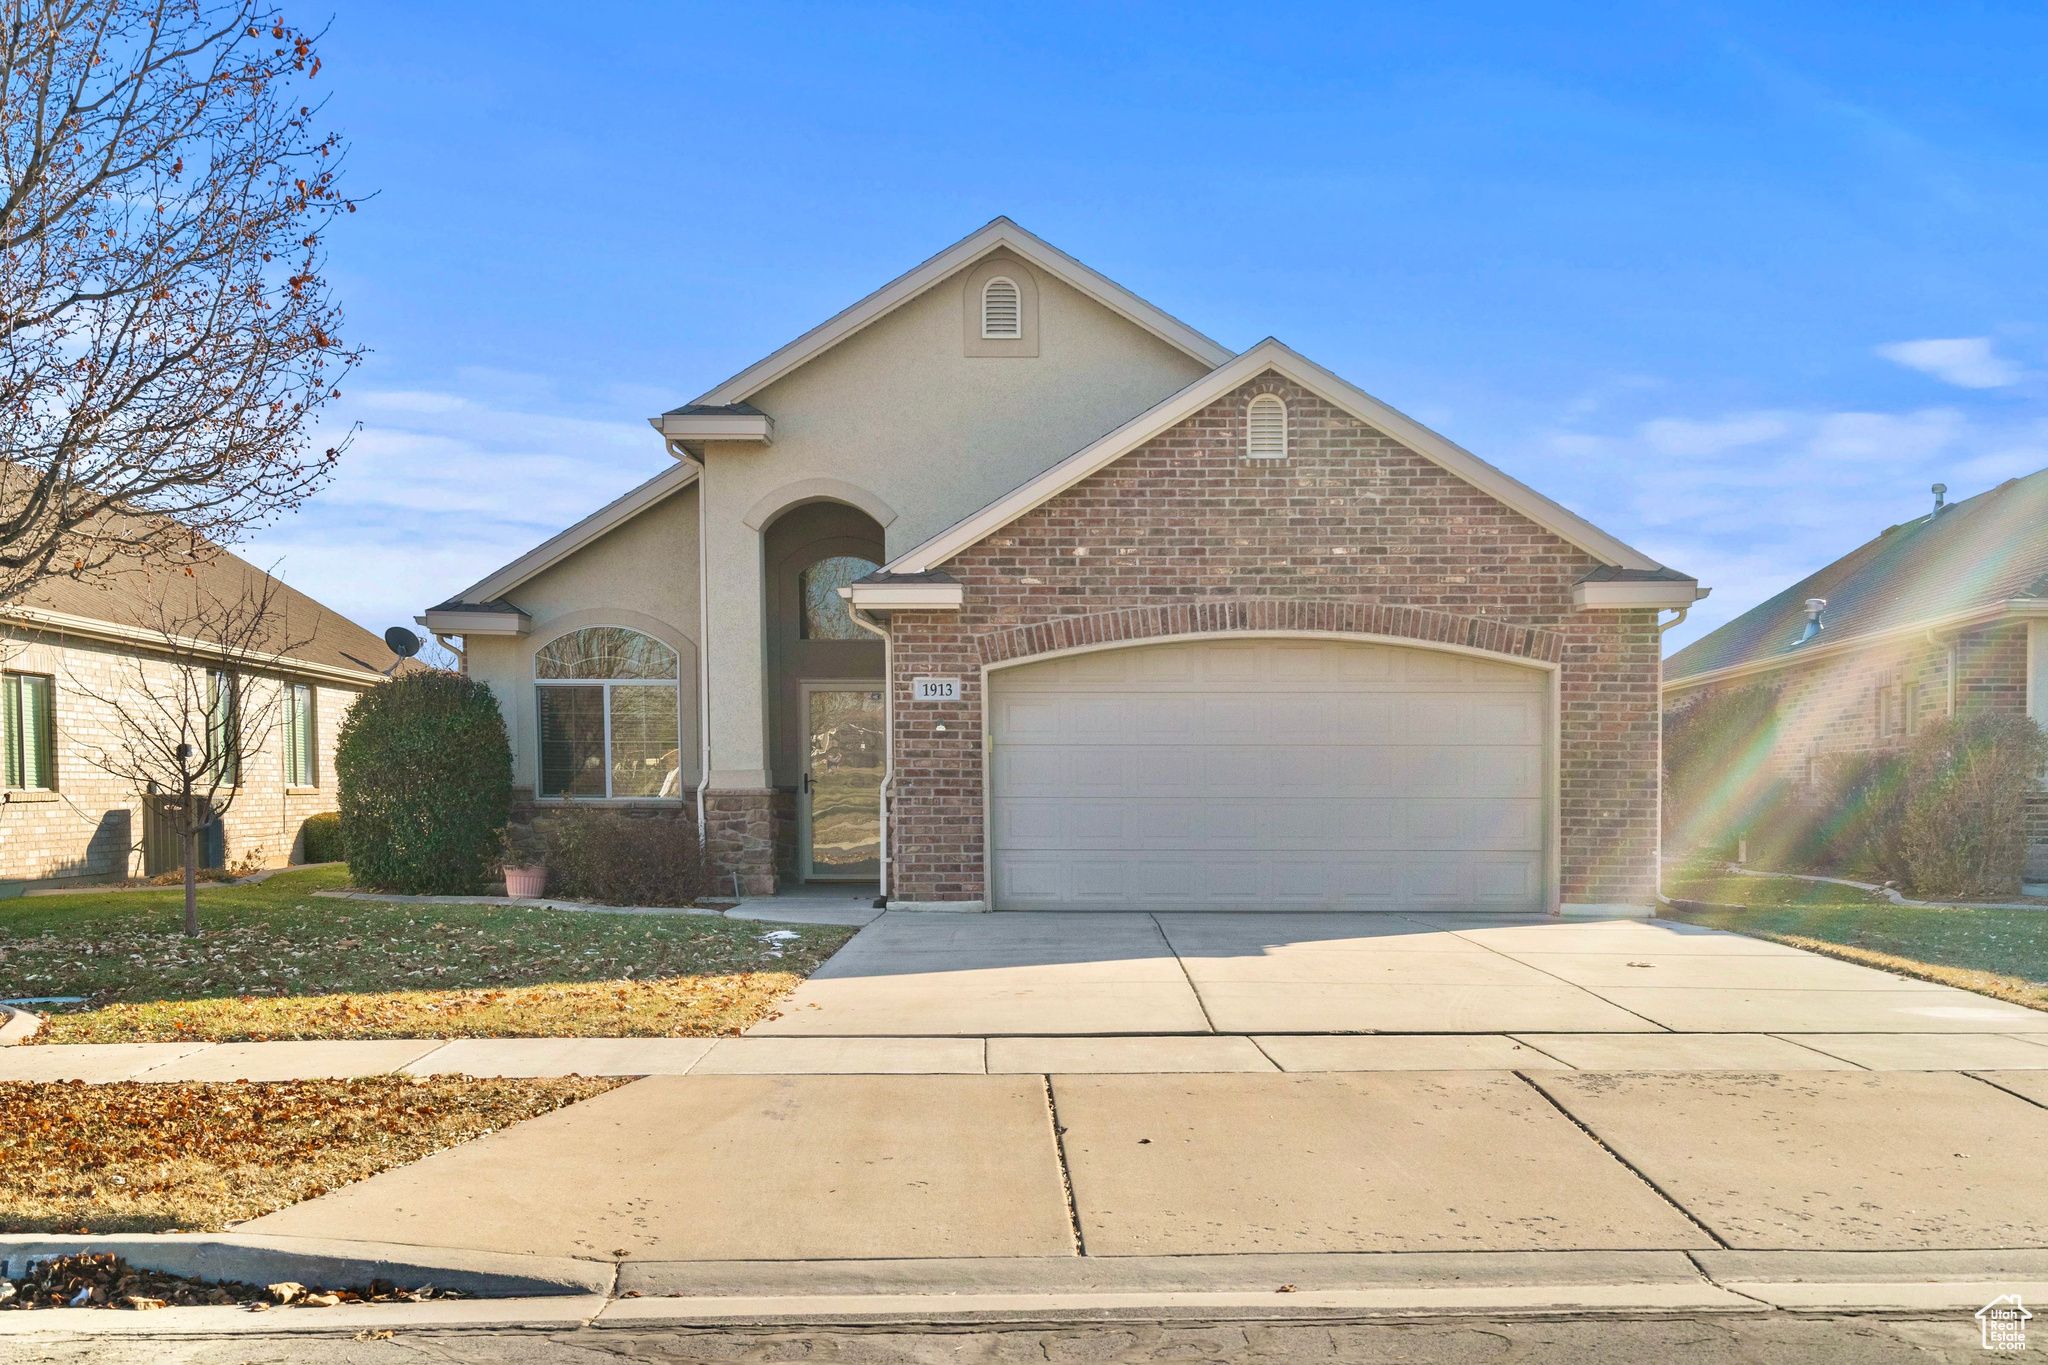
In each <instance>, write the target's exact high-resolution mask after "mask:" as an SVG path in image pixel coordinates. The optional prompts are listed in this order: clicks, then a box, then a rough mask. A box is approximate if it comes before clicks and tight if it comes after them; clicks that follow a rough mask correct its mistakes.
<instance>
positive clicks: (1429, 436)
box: [885, 337, 1663, 573]
mask: <svg viewBox="0 0 2048 1365" xmlns="http://www.w3.org/2000/svg"><path fill="white" fill-rule="evenodd" d="M1267 370H1273V371H1277V372H1278V373H1280V374H1282V375H1285V376H1286V377H1287V378H1289V379H1292V380H1293V381H1294V382H1295V383H1297V384H1299V385H1301V386H1302V387H1303V388H1305V389H1307V390H1309V391H1310V392H1311V393H1314V394H1316V395H1317V396H1319V397H1321V398H1323V399H1326V400H1327V401H1329V402H1330V403H1331V404H1333V405H1334V406H1336V407H1340V408H1343V409H1344V410H1345V411H1347V412H1349V413H1351V414H1352V415H1353V416H1354V417H1357V418H1358V419H1359V420H1360V421H1362V422H1364V423H1366V424H1367V425H1368V426H1372V427H1376V428H1378V429H1379V430H1381V431H1383V432H1385V433H1386V434H1387V435H1389V436H1391V437H1393V438H1394V439H1395V440H1397V441H1399V442H1401V444H1403V445H1405V446H1407V447H1408V448H1409V449H1410V450H1413V451H1415V452H1416V453H1417V454H1419V455H1422V456H1424V457H1425V458H1427V459H1429V460H1431V461H1433V462H1435V463H1436V464H1438V465H1440V466H1442V467H1443V468H1444V469H1445V470H1447V471H1448V472H1450V473H1452V474H1455V475H1456V476H1458V477H1459V478H1460V479H1463V480H1464V481H1465V482H1466V483H1469V484H1471V485H1472V486H1473V487H1475V488H1477V489H1479V490H1480V491H1481V492H1483V493H1486V494H1488V495H1489V496H1491V497H1493V498H1495V499H1497V500H1498V501H1500V502H1502V503H1504V504H1506V505H1507V506H1509V507H1511V508H1513V509H1514V510H1515V511H1517V512H1520V513H1521V514H1522V515H1523V516H1525V517H1527V518H1529V520H1531V521H1533V522H1535V523H1536V524H1537V525H1538V526H1542V527H1544V528H1546V529H1547V530H1549V531H1552V532H1554V533H1555V534H1557V535H1559V536H1561V537H1563V538H1564V539H1565V540H1568V541H1570V542H1571V543H1572V544H1574V545H1576V546H1578V547H1579V548H1580V549H1582V550H1584V551H1585V552H1586V553H1587V554H1589V555H1592V556H1593V557H1594V558H1595V559H1598V560H1599V561H1600V562H1601V563H1603V564H1612V565H1615V566H1617V567H1619V568H1624V569H1660V568H1662V567H1663V565H1661V564H1659V563H1657V561H1655V560H1654V559H1651V558H1650V557H1649V556H1648V555H1645V554H1644V553H1642V551H1640V550H1637V549H1634V548H1633V547H1631V546H1629V545H1625V544H1623V543H1622V542H1621V541H1619V540H1616V539H1615V538H1614V537H1613V536H1610V535H1608V534H1607V533H1606V532H1605V531H1602V530H1601V529H1600V528H1599V527H1597V526H1595V525H1593V524H1592V523H1591V522H1589V521H1587V520H1586V519H1585V518H1584V517H1581V516H1580V515H1578V513H1576V512H1572V511H1570V510H1568V509H1566V508H1565V507H1563V506H1561V505H1560V504H1558V503H1555V502H1553V501H1551V500H1550V499H1549V498H1546V497H1544V496H1543V495H1542V494H1541V493H1538V492H1537V491H1536V490H1535V489H1533V488H1531V487H1529V486H1528V485H1527V484H1525V483H1523V482H1522V481H1521V480H1519V479H1516V478H1514V477H1512V476H1511V475H1508V474H1506V473H1503V472H1502V471H1501V470H1498V469H1495V468H1494V467H1493V466H1492V465H1490V464H1488V463H1487V462H1486V461H1484V460H1482V459H1480V458H1479V457H1478V456H1477V455H1474V454H1473V453H1472V452H1471V451H1469V450H1466V449H1464V448H1463V447H1462V446H1459V445H1457V444H1455V443H1454V442H1452V441H1449V440H1447V439H1445V438H1444V437H1442V436H1439V435H1438V434H1437V433H1436V432H1434V431H1431V430H1430V429H1429V428H1428V427H1425V426H1423V425H1422V424H1421V423H1420V422H1417V421H1416V420H1415V419H1413V418H1412V417H1408V416H1405V415H1403V414H1402V413H1399V412H1396V411H1395V410H1394V409H1392V408H1390V407H1388V406H1387V405H1386V404H1384V403H1382V402H1380V401H1379V400H1378V399H1377V398H1374V397H1373V396H1372V395H1370V394H1368V393H1366V392H1365V391H1364V390H1362V389H1359V388H1357V387H1355V386H1354V385H1351V384H1348V383H1346V382H1345V381H1344V380H1342V379H1339V378H1338V377H1337V376H1336V375H1334V374H1332V373H1330V371H1328V370H1326V369H1324V368H1323V367H1322V366H1320V365H1318V364H1316V363H1315V362H1314V361H1312V360H1309V359H1308V358H1307V357H1305V356H1303V355H1301V354H1299V353H1298V352H1296V351H1294V350H1292V349H1290V348H1289V347H1287V346H1284V345H1282V344H1281V343H1280V342H1278V341H1276V340H1274V339H1273V338H1272V337H1267V338H1266V339H1265V340H1264V341H1262V342H1260V343H1259V344H1258V345H1256V346H1254V347H1252V348H1251V349H1250V350H1248V351H1246V352H1245V353H1244V354H1243V355H1241V356H1238V357H1237V358H1236V359H1235V360H1233V361H1231V362H1230V363H1229V364H1228V365H1224V366H1222V367H1221V368H1219V369H1216V370H1212V371H1211V372H1210V373H1208V374H1206V375H1203V376H1202V377H1201V378H1200V379H1197V380H1196V381H1195V382H1194V383H1192V384H1190V385H1188V386H1187V387H1186V388H1184V389H1182V390H1181V391H1180V392H1179V393H1176V394H1174V395H1172V396H1171V397H1169V398H1167V399H1165V400H1164V401H1163V402H1161V403H1159V404H1158V405H1157V406H1155V407H1153V408H1151V409H1150V410H1148V411H1146V412H1142V413H1139V414H1138V415H1137V416H1136V417H1133V418H1132V419H1131V420H1130V421H1128V422H1126V423H1124V424H1123V425H1122V426H1120V427H1118V428H1117V429H1116V430H1115V431H1112V432H1110V433H1109V434H1108V435H1107V436H1104V437H1102V438H1101V439H1100V440H1098V441H1096V442H1094V443H1093V444H1092V445H1089V446H1086V447H1084V448H1082V449H1081V450H1079V451H1076V452H1075V453H1074V454H1072V455H1069V456H1068V457H1067V458H1066V459H1064V460H1062V461H1060V462H1059V463H1058V464H1056V465H1054V466H1053V467H1052V468H1050V469H1048V470H1046V471H1045V472H1044V473H1043V474H1040V475H1039V476H1038V477H1037V478H1035V479H1033V480H1031V481H1030V482H1029V483H1026V484H1023V485H1021V486H1020V487H1018V488H1016V489H1015V490H1013V491H1011V492H1010V493H1007V494H1005V495H1004V496H1003V497H1001V498H998V499H997V500H996V501H995V502H992V503H990V504H989V505H988V506H987V507H984V508H983V509H982V510H981V511H979V512H976V513H975V514H974V515H973V516H971V517H968V518H967V519H966V520H965V521H961V522H957V523H955V524H954V525H953V526H952V527H950V528H949V529H947V530H945V531H942V532H940V533H939V534H938V535H936V536H934V537H932V538H931V539H930V540H928V541H926V542H925V543H924V544H922V545H919V546H918V547H917V548H915V549H913V550H909V551H907V552H905V553H904V554H902V555H900V556H898V557H897V558H896V559H895V560H893V561H891V562H890V563H889V564H888V565H886V566H885V567H886V568H887V569H888V570H889V571H890V572H892V573H924V572H925V571H927V570H929V569H932V568H936V567H937V566H938V565H940V564H943V563H945V562H946V561H947V560H949V559H951V558H952V557H953V556H954V555H957V554H959V553H960V552H961V551H962V550H965V549H966V548H967V547H969V546H970V545H973V544H975V543H977V542H978V541H980V540H981V539H982V538H984V537H986V536H989V535H992V534H994V533H995V532H996V531H998V530H1000V529H1001V528H1002V527H1004V526H1007V525H1008V524H1009V523H1011V522H1013V521H1015V520H1016V519H1017V518H1018V517H1021V516H1023V515H1024V514H1025V513H1026V512H1029V511H1030V510H1031V509H1032V508H1034V507H1037V506H1038V505H1039V504H1040V503H1043V502H1046V501H1048V500H1050V499H1052V498H1054V497H1057V496H1058V495H1059V494H1061V493H1063V492H1065V491H1066V490H1067V489H1069V488H1071V487H1073V486H1074V485H1075V484H1077V483H1079V482H1080V481H1081V480H1083V479H1085V478H1087V477H1088V476H1089V475H1091V474H1094V473H1096V472H1097V471H1098V470H1101V469H1104V468H1106V467H1107V466H1108V465H1110V464H1111V463H1113V462H1114V461H1116V460H1118V459H1120V458H1122V457H1123V456H1125V455H1127V454H1129V453H1130V452H1131V451H1133V450H1135V449H1137V448H1138V447H1139V446H1141V445H1143V444H1144V443H1145V442H1147V441H1149V440H1151V439H1152V438H1153V437H1155V436H1157V435H1159V434H1160V433H1161V432H1163V431H1166V430H1167V429H1168V428H1170V427H1172V426H1174V425H1175V424H1176V423H1179V422H1182V421H1184V420H1186V419H1187V418H1189V417H1191V416H1193V415H1194V414H1195V413H1198V412H1200V411H1201V410H1202V409H1203V408H1206V407H1208V406H1209V405H1210V404H1211V403H1213V402H1215V401H1216V400H1217V399H1219V398H1222V397H1223V396H1224V395H1225V394H1228V393H1229V392H1231V391H1232V390H1233V389H1235V388H1237V387H1238V386H1239V385H1241V384H1244V383H1246V382H1248V381H1249V380H1252V379H1255V378H1257V377H1258V376H1259V375H1261V374H1263V373H1265V372H1266V371H1267Z"/></svg>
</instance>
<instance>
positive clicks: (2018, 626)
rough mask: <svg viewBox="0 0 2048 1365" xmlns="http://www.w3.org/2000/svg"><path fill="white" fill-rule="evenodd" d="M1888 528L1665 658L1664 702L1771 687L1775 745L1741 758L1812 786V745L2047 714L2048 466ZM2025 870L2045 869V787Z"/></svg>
mask: <svg viewBox="0 0 2048 1365" xmlns="http://www.w3.org/2000/svg"><path fill="white" fill-rule="evenodd" d="M1945 491H1946V490H1945V489H1943V488H1942V487H1941V486H1940V485H1936V495H1937V501H1936V505H1935V509H1934V511H1932V512H1931V513H1929V514H1928V515H1927V516H1924V517H1919V518H1916V519H1914V520H1912V521H1909V522H1905V523H1903V524H1902V525H1898V526H1891V527H1887V528H1886V529H1885V530H1884V531H1883V532H1882V533H1880V534H1879V535H1878V536H1877V538H1876V539H1874V540H1872V541H1870V542H1869V543H1868V544H1865V545H1863V546H1861V547H1859V548H1858V549H1855V550H1852V551H1850V552H1849V553H1848V554H1846V555H1844V556H1842V558H1840V559H1838V560H1836V561H1835V562H1834V563H1832V564H1830V565H1828V566H1827V567H1826V568H1824V569H1822V570H1820V571H1819V572H1818V573H1815V574H1811V575H1809V576H1808V577H1806V578H1804V579H1801V580H1800V581H1799V582H1797V583H1794V584H1793V585H1792V586H1791V587H1789V588H1787V589H1785V590H1784V591H1783V592H1781V593H1779V594H1778V595H1777V596H1775V597H1773V598H1771V599H1770V600H1769V601H1767V602H1764V603H1763V604H1762V605H1760V606H1757V607H1754V608H1752V609H1751V610H1749V611H1747V612H1744V613H1743V614H1742V615H1741V616H1738V617H1736V618H1735V619H1734V620H1733V621H1730V622H1729V623H1728V624H1726V625H1724V626H1722V627H1721V628H1720V629H1718V630H1716V631H1714V632H1713V633H1712V634H1710V635H1707V636H1704V637H1703V638H1701V639H1698V640H1695V641H1694V642H1693V643H1691V644H1690V645H1687V646H1686V647H1685V648H1684V649H1681V650H1680V651H1678V653H1676V654H1674V655H1672V656H1671V658H1670V659H1668V660H1666V661H1665V665H1664V697H1665V705H1666V706H1667V707H1669V708H1674V709H1675V708H1679V707H1684V706H1688V705H1691V704H1693V703H1695V702H1696V701H1698V700H1699V699H1701V698H1702V697H1704V696H1706V695H1707V694H1708V693H1710V692H1716V691H1719V692H1726V691H1729V690H1732V689H1735V688H1747V687H1757V686H1763V687H1768V688H1770V689H1771V690H1772V692H1773V693H1774V694H1775V697H1774V705H1773V710H1772V718H1773V720H1774V722H1775V724H1774V725H1773V726H1772V728H1771V735H1772V738H1771V740H1770V743H1769V747H1768V751H1767V752H1763V753H1758V754H1752V755H1745V756H1743V758H1742V760H1741V762H1742V765H1743V766H1744V767H1745V768H1749V769H1753V770H1754V771H1755V772H1756V774H1757V775H1759V776H1763V777H1768V778H1774V779H1776V780H1778V781H1781V782H1786V783H1790V784H1792V785H1793V786H1795V787H1798V786H1811V785H1813V784H1814V783H1816V782H1817V780H1818V778H1819V772H1820V764H1819V762H1818V760H1820V759H1821V758H1823V757H1824V756H1826V755H1829V754H1834V753H1842V752H1845V751H1853V750H1875V749H1886V748H1897V747H1902V746H1904V745H1905V744H1906V743H1908V742H1909V741H1910V740H1911V738H1912V737H1913V735H1914V734H1916V733H1918V731H1919V729H1920V727H1921V726H1922V725H1923V724H1925V723H1926V722H1927V721H1928V720H1929V719H1930V718H1931V717H1938V716H1950V715H1958V714H1968V713H1971V712H1973V711H2005V712H2012V713H2018V714H2023V715H2028V716H2032V717H2033V718H2034V719H2035V720H2037V721H2048V470H2042V471H2040V472H2038V473H2035V474H2029V475H2028V476H2027V477H2026V478H2024V479H2008V480H2006V482H2004V483H2002V484H2000V485H1999V486H1998V487H1996V488H1994V489H1992V490H1991V491H1989V492H1988V493H1980V494H1978V495H1977V496H1976V497H1974V498H1970V499H1968V500H1966V501H1963V502H1958V503H1953V504H1950V505H1947V506H1943V505H1942V504H1941V502H1940V500H1939V498H1940V494H1941V493H1943V492H1945ZM2032 812H2033V820H2032V824H2033V828H2034V848H2033V853H2032V855H2031V857H2030V860H2029V871H2028V876H2029V878H2030V879H2034V878H2042V877H2048V802H2044V800H2043V799H2041V798H2037V799H2036V800H2035V802H2034V803H2033V806H2032Z"/></svg>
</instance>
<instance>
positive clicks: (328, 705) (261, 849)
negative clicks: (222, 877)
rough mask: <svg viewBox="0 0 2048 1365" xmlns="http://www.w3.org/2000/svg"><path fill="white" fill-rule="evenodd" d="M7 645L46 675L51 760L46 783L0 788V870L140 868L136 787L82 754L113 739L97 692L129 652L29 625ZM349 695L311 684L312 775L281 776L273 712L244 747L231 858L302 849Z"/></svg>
mask: <svg viewBox="0 0 2048 1365" xmlns="http://www.w3.org/2000/svg"><path fill="white" fill-rule="evenodd" d="M6 650H7V659H6V663H7V669H8V671H10V672H18V673H33V674H41V675H44V676H47V677H49V678H50V679H51V690H52V692H53V694H54V695H53V701H52V706H51V712H52V720H53V722H54V737H55V748H56V754H55V759H56V761H55V764H54V766H55V770H56V771H55V781H54V783H53V784H52V787H51V789H50V790H47V791H8V792H6V793H5V800H4V803H0V880H5V881H12V882H27V883H31V884H35V883H63V882H67V881H73V880H93V879H108V878H122V877H129V876H139V875H141V873H142V870H143V858H142V839H143V809H142V800H143V798H142V794H141V793H140V792H138V791H137V790H136V788H135V785H134V783H132V782H130V781H127V780H126V779H122V778H117V777H114V776H112V775H110V774H108V773H106V772H104V771H102V770H101V769H100V768H98V767H96V766H95V765H94V763H93V761H92V756H93V755H94V754H95V753H96V752H105V751H108V750H111V749H114V748H116V747H118V746H119V745H120V743H121V742H122V739H121V729H120V724H119V719H118V717H117V715H116V714H115V712H114V710H113V709H112V708H111V707H110V706H109V705H107V704H106V703H105V702H104V701H102V700H101V698H106V697H114V696H118V695H120V694H121V692H122V691H123V690H125V689H127V688H132V687H133V686H134V679H135V676H136V675H135V668H136V657H137V656H136V655H135V654H134V653H133V652H131V651H130V650H128V649H125V648H123V647H121V646H118V645H112V644H103V643H96V642H92V641H86V640H79V639H63V640H60V639H58V638H56V637H53V636H44V635H39V634H35V633H30V632H13V633H10V635H9V638H8V640H7V642H6ZM143 667H145V668H147V669H149V670H151V671H152V674H153V675H156V676H159V677H167V676H168V670H169V669H170V667H171V665H170V664H169V663H168V662H157V661H154V660H146V661H145V662H144V663H143ZM159 685H162V684H159ZM277 685H278V684H277V681H276V680H275V679H271V678H264V677H256V678H251V679H249V680H247V681H246V682H245V683H244V686H245V688H249V689H256V688H272V687H276V686H277ZM356 696H357V690H356V689H353V688H347V687H337V686H334V685H332V684H329V683H321V684H318V685H317V686H316V687H315V689H314V703H313V709H314V722H315V731H316V736H317V750H316V754H315V759H314V776H315V778H316V779H317V781H316V782H315V784H314V785H312V786H308V787H291V788H287V787H286V786H285V782H284V742H285V740H284V733H283V727H282V718H281V715H280V717H279V719H278V724H277V727H276V728H275V729H274V730H273V731H272V733H271V734H270V735H269V737H268V739H267V740H266V741H265V742H264V743H263V744H262V745H260V746H259V747H257V748H255V749H253V750H251V751H250V752H247V753H245V754H243V756H242V762H241V785H240V787H239V789H238V790H237V791H236V792H235V793H234V799H233V801H232V803H231V804H230V805H229V807H228V809H227V811H226V813H225V814H224V815H223V816H222V820H221V824H222V830H223V835H224V843H225V856H226V862H227V864H228V865H229V866H230V867H235V866H251V865H253V866H256V867H281V866H284V865H286V864H287V863H291V862H296V861H299V860H300V859H301V858H302V856H303V849H302V846H301V843H300V839H301V827H302V826H303V825H304V824H305V822H306V818H307V817H308V816H311V815H317V814H320V813H322V812H325V811H331V810H333V809H335V804H336V800H335V798H336V789H335V781H334V744H335V740H336V739H337V737H338V736H339V733H340V729H341V721H342V717H343V716H345V715H346V714H347V713H348V708H349V706H350V705H351V704H352V703H353V702H354V701H355V698H356ZM262 704H263V702H262V700H261V699H260V698H259V697H258V696H256V695H255V693H254V692H253V691H252V692H250V693H249V694H247V700H246V701H245V706H248V707H252V708H253V707H256V706H259V705H262ZM280 710H281V708H280Z"/></svg>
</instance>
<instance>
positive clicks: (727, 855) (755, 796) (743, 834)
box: [704, 788, 777, 896]
mask: <svg viewBox="0 0 2048 1365" xmlns="http://www.w3.org/2000/svg"><path fill="white" fill-rule="evenodd" d="M776 801H777V793H776V792H774V791H773V790H771V789H767V788H763V789H761V790H759V791H710V792H706V793H705V794H704V834H705V844H706V845H707V847H708V850H709V852H710V854H711V860H712V862H713V863H714V864H715V865H716V867H717V868H718V876H719V878H720V880H721V882H722V883H723V885H722V886H721V888H720V890H722V891H729V890H730V889H731V887H730V884H731V881H732V876H733V874H734V873H735V872H737V873H738V874H739V879H740V888H739V889H740V894H742V895H745V896H772V895H774V894H775V887H776V875H775V864H776V856H775V854H776V849H775V826H776V811H775V807H776Z"/></svg>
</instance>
